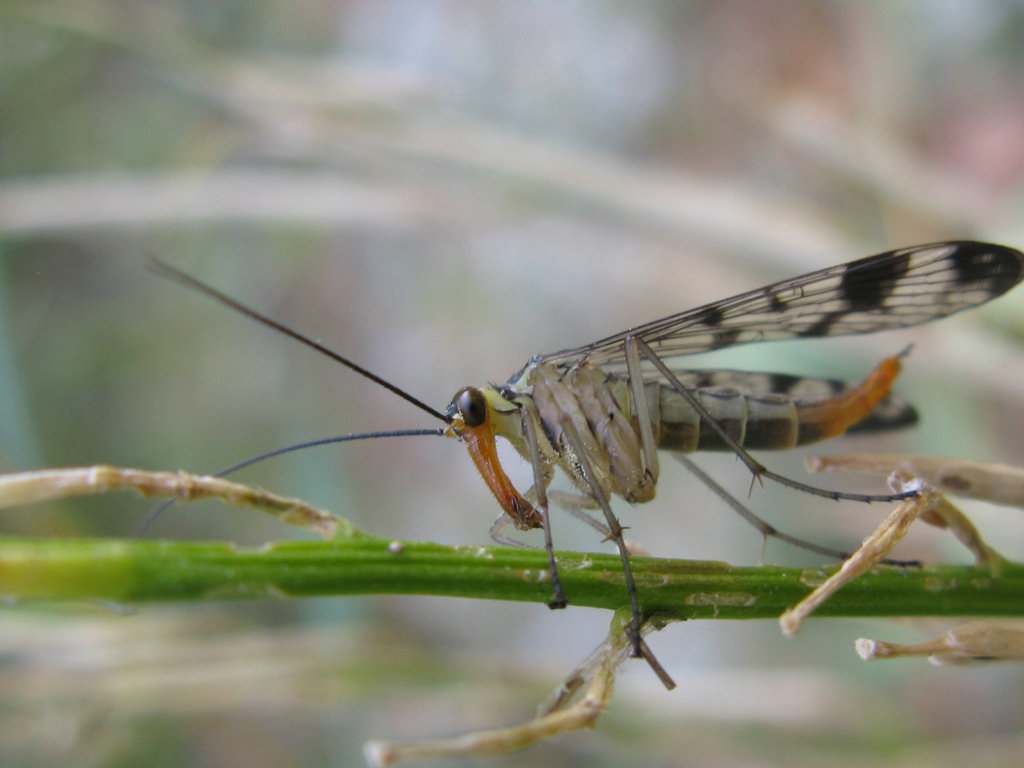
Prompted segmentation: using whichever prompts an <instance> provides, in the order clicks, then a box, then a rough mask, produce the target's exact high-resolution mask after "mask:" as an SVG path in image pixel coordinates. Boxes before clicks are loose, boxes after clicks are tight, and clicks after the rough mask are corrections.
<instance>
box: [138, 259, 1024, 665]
mask: <svg viewBox="0 0 1024 768" xmlns="http://www.w3.org/2000/svg"><path fill="white" fill-rule="evenodd" d="M155 268H156V269H157V270H158V271H159V272H160V273H162V274H163V275H165V276H168V277H171V278H173V279H175V280H177V281H178V282H181V283H184V284H185V285H187V286H189V287H192V288H193V289H195V290H198V291H200V292H202V293H205V294H206V295H208V296H210V297H212V298H214V299H216V300H218V301H220V302H222V303H224V304H227V305H228V306H230V307H232V308H234V309H235V310H237V311H239V312H241V313H243V314H245V315H248V316H249V317H251V318H253V319H255V320H257V321H259V322H261V323H263V324H264V325H268V326H270V327H272V328H274V329H276V330H278V331H281V332H282V333H285V334H286V335H288V336H291V337H292V338H295V339H298V340H299V341H301V342H302V343H304V344H306V345H307V346H310V347H313V348H314V349H317V350H318V351H320V352H322V353H324V354H326V355H328V356H329V357H331V358H333V359H334V360H336V361H338V362H340V363H342V364H343V365H345V366H347V367H348V368H350V369H352V370H354V371H355V372H356V373H359V374H361V375H363V376H365V377H367V378H369V379H370V380H372V381H374V382H376V383H378V384H380V385H381V386H383V387H386V388H387V389H389V390H390V391H392V392H394V393H395V394H397V395H398V396H400V397H402V398H403V399H405V400H406V401H408V402H410V403H412V404H413V405H415V406H416V407H418V408H420V409H421V410H423V411H426V412H427V413H429V414H430V415H432V416H433V417H434V418H436V419H439V420H441V421H443V422H444V424H445V427H444V428H442V429H440V430H437V431H436V432H434V433H435V434H442V435H444V436H447V437H452V438H456V439H458V440H460V441H461V442H462V443H464V444H465V445H466V447H467V448H468V450H469V453H470V456H471V457H472V460H473V462H474V463H475V465H476V467H477V469H478V470H479V472H480V474H481V476H482V477H483V479H484V481H485V483H486V484H487V486H488V488H489V489H490V490H491V492H492V493H493V495H494V497H495V499H497V501H498V504H499V505H500V507H501V509H502V514H501V515H500V516H499V518H498V520H497V521H496V522H495V524H494V526H492V529H491V533H492V536H494V538H495V539H497V540H498V541H500V542H504V543H507V542H509V541H510V540H509V539H508V538H507V537H506V536H505V535H504V531H505V530H506V529H507V528H508V527H509V526H513V527H515V528H516V529H518V530H521V531H528V530H532V529H535V528H541V529H543V532H544V538H545V549H546V550H547V552H548V559H549V565H550V573H551V580H552V587H553V597H552V598H551V600H550V602H549V605H551V606H552V607H563V606H565V605H566V604H567V600H566V596H565V594H564V592H563V591H562V587H561V584H560V582H559V580H558V571H557V565H556V562H555V557H554V554H553V548H552V542H551V529H550V525H549V524H548V508H549V503H548V495H547V487H548V485H549V483H550V482H551V480H552V478H553V476H554V473H555V468H556V467H559V468H561V469H562V470H563V471H564V472H565V474H567V475H568V476H569V478H570V479H571V481H572V482H573V484H574V485H575V486H576V488H577V489H578V491H579V496H578V497H576V498H575V500H574V501H572V503H571V506H573V507H574V508H575V511H576V513H577V514H579V515H581V516H583V517H584V518H585V519H587V520H590V521H591V522H592V524H593V525H594V526H595V527H597V528H598V529H599V530H602V531H604V532H605V533H606V536H607V537H608V538H609V539H611V540H613V541H614V542H615V543H616V545H617V546H618V548H619V552H620V555H621V557H622V567H623V572H624V576H625V581H626V585H627V588H628V590H629V597H630V603H631V607H632V611H633V627H632V637H633V642H634V649H633V650H634V655H635V656H643V657H644V658H646V659H647V660H648V661H649V662H650V663H651V665H652V667H654V668H655V671H658V667H657V666H656V662H655V661H654V659H653V657H652V656H650V654H649V651H647V650H646V648H645V646H644V645H643V641H642V639H641V636H640V626H641V620H642V613H641V608H640V605H639V601H638V598H637V594H636V589H635V587H634V585H633V579H632V572H631V570H630V565H629V557H628V553H627V550H626V546H625V543H624V541H623V535H622V531H623V529H622V526H621V525H620V524H619V522H618V519H617V518H616V516H615V514H614V513H613V512H612V510H611V506H610V500H611V498H612V497H613V496H619V497H622V498H624V499H626V500H627V501H629V502H633V503H639V502H645V501H649V500H651V499H652V498H653V497H654V495H655V488H656V485H657V481H658V475H659V465H658V450H659V449H661V450H668V451H675V452H682V453H689V452H693V451H698V450H731V451H733V452H735V453H736V455H737V456H738V457H739V458H740V459H741V460H742V461H743V462H744V463H745V464H746V466H747V467H748V468H749V469H750V470H751V471H752V472H753V474H754V477H755V478H756V479H761V478H768V479H771V480H774V481H777V482H780V483H782V484H784V485H787V486H790V487H792V488H795V489H798V490H803V491H807V492H810V493H814V494H817V495H820V496H824V497H827V498H831V499H841V498H846V499H855V500H861V501H876V500H879V501H882V500H884V501H889V500H893V499H896V498H902V497H901V496H893V495H880V496H872V495H863V494H847V493H842V492H836V491H828V490H824V489H821V488H816V487H813V486H809V485H805V484H803V483H799V482H797V481H794V480H791V479H789V478H786V477H783V476H781V475H777V474H775V473H773V472H771V471H769V470H768V469H767V468H766V467H765V466H763V465H762V464H760V463H759V462H758V461H756V460H755V459H754V458H753V457H752V456H751V455H750V454H749V453H748V449H773V450H775V449H785V448H792V447H794V446H798V445H804V444H808V443H812V442H816V441H819V440H824V439H827V438H830V437H836V436H838V435H841V434H843V433H844V432H846V431H847V430H848V429H850V428H852V427H855V426H856V425H858V424H862V423H867V424H873V426H875V427H878V428H885V427H888V426H897V425H901V424H904V423H908V422H911V421H913V418H914V412H913V410H912V409H911V408H910V407H909V406H907V405H906V404H903V403H901V402H900V401H895V400H893V399H890V398H889V390H890V387H891V386H892V384H893V381H894V380H895V378H896V376H897V374H898V373H899V369H900V356H895V357H889V358H886V359H885V360H883V361H882V362H881V363H880V364H879V365H878V366H877V367H876V368H875V370H874V371H872V372H871V373H870V374H869V375H868V376H867V378H865V379H864V381H862V382H861V383H860V384H857V385H855V386H852V387H845V388H844V387H841V386H839V385H837V384H836V383H835V382H829V381H822V380H806V379H798V378H795V377H792V376H785V375H778V374H753V373H744V372H740V371H730V372H723V371H687V370H683V369H679V368H675V367H671V366H669V365H668V364H666V362H665V360H666V359H671V358H675V357H677V356H682V355H687V354H693V353H698V352H707V351H711V350H716V349H721V348H723V347H732V346H736V345H738V344H748V343H752V342H758V341H773V340H779V339H790V338H801V337H803V338H807V337H820V336H841V335H851V334H862V333H874V332H876V331H884V330H890V329H895V328H904V327H907V326H912V325H917V324H920V323H925V322H928V321H931V320H935V319H937V318H940V317H945V316H947V315H951V314H953V313H955V312H959V311H961V310H964V309H967V308H970V307H974V306H977V305H979V304H982V303H984V302H986V301H989V300H990V299H993V298H995V297H997V296H1000V295H1002V294H1003V293H1005V292H1006V291H1008V290H1009V289H1010V288H1012V287H1014V286H1015V285H1017V284H1018V283H1019V282H1020V281H1021V279H1022V278H1024V254H1022V253H1021V252H1020V251H1017V250H1015V249H1012V248H1007V247H1005V246H1000V245H992V244H987V243H979V242H972V241H954V242H944V243H934V244H930V245H922V246H917V247H912V248H903V249H899V250H894V251H888V252H886V253H881V254H878V255H875V256H868V257H865V258H862V259H858V260H856V261H852V262H849V263H847V264H841V265H838V266H834V267H830V268H828V269H823V270H820V271H817V272H812V273H810V274H807V275H803V276H802V277H796V278H793V279H790V280H783V281H781V282H778V283H775V284H772V285H769V286H766V287H764V288H758V289H756V290H753V291H749V292H747V293H742V294H739V295H738V296H734V297H732V298H729V299H725V300H723V301H718V302H714V303H711V304H708V305H705V306H703V307H698V308H697V309H692V310H689V311H685V312H681V313H679V314H675V315H671V316H669V317H666V318H663V319H660V320H656V321H654V322H651V323H647V324H644V325H640V326H637V327H635V328H631V329H629V330H627V331H623V332H621V333H617V334H615V335H613V336H609V337H607V338H604V339H601V340H599V341H596V342H594V343H592V344H587V345H585V346H582V347H576V348H574V349H566V350H562V351H560V352H555V353H552V354H547V355H538V356H536V357H534V358H533V359H532V360H530V361H529V362H528V363H527V364H526V365H525V366H524V367H523V368H522V369H521V370H520V371H518V372H517V373H516V374H515V375H514V376H512V377H511V378H510V379H509V380H508V382H507V383H506V384H502V385H496V386H487V387H464V388H462V389H460V390H459V391H458V392H456V394H455V396H454V397H453V399H452V401H451V403H450V404H449V405H448V407H447V409H446V410H445V411H444V412H441V411H438V410H435V409H434V408H432V407H430V406H429V405H426V404H425V403H423V402H421V401H419V400H418V399H416V398H415V397H413V396H412V395H410V394H408V393H407V392H405V391H403V390H401V389H399V388H398V387H397V386H395V385H393V384H391V383H390V382H387V381H385V380H384V379H382V378H380V377H379V376H377V375H375V374H373V373H371V372H370V371H367V370H366V369H364V368H362V367H361V366H359V365H357V364H355V363H354V362H352V361H351V360H348V359H347V358H345V357H343V356H341V355H339V354H337V353H336V352H333V351H331V350H329V349H327V348H325V347H324V346H322V345H321V344H319V343H318V342H316V341H313V340H312V339H309V338H307V337H305V336H303V335H302V334H299V333H297V332H296V331H294V330H292V329H290V328H287V327H285V326H284V325H282V324H280V323H278V322H277V321H275V320H272V319H270V318H268V317H265V316H264V315H262V314H260V313H258V312H256V311H255V310H252V309H250V308H248V307H246V306H244V305H242V304H240V303H238V302H237V301H235V300H234V299H231V298H229V297H227V296H225V295H224V294H222V293H220V292H219V291H217V290H215V289H214V288H211V287H209V286H207V285H205V284H204V283H202V282H200V281H198V280H196V279H195V278H192V277H190V276H188V275H186V274H184V273H182V272H179V271H178V270H176V269H174V268H172V267H169V266H167V265H165V264H162V263H160V262H157V263H156V264H155ZM412 433H414V432H413V431H408V432H404V433H397V434H412ZM416 433H422V431H418V432H416ZM373 436H376V435H373ZM360 437H366V436H360V435H357V436H351V439H358V438H360ZM497 437H501V438H504V439H505V440H507V441H509V442H510V443H511V444H512V445H513V446H514V447H515V449H516V450H517V451H518V452H519V453H520V454H521V455H522V456H523V457H524V458H525V459H526V460H527V461H528V462H529V464H530V466H531V467H532V470H533V479H534V484H533V487H532V488H531V489H530V490H528V491H526V492H525V493H520V491H519V490H518V489H517V488H516V487H515V486H514V485H513V483H512V481H511V480H510V479H509V477H508V475H507V474H506V473H505V471H504V469H503V468H502V466H501V464H500V463H499V460H498V455H497V450H496V442H495V441H496V438H497ZM346 439H348V438H346ZM589 510H600V512H601V513H602V514H603V518H604V523H601V522H599V521H598V520H595V519H593V518H592V517H590V515H589V514H588V511H589ZM659 674H660V672H659ZM664 679H666V678H665V677H663V680H664Z"/></svg>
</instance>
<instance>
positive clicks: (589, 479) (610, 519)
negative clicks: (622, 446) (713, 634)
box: [559, 415, 646, 658]
mask: <svg viewBox="0 0 1024 768" xmlns="http://www.w3.org/2000/svg"><path fill="white" fill-rule="evenodd" d="M559 426H561V428H562V434H564V435H565V438H566V440H568V442H569V446H568V447H569V449H570V450H572V452H573V455H574V456H575V458H576V460H577V461H578V463H579V469H580V473H581V474H582V475H583V479H584V480H585V481H586V483H587V485H588V486H589V487H590V494H591V496H593V498H594V501H596V502H597V504H598V505H599V506H600V507H601V511H602V512H604V517H605V520H606V521H607V523H608V530H609V539H610V540H611V541H614V542H615V545H616V546H617V547H618V549H619V557H621V558H622V573H623V576H624V577H625V579H626V590H627V591H628V592H629V605H630V608H631V609H632V611H633V628H632V630H631V631H632V633H633V635H632V638H633V656H634V657H635V658H646V657H645V656H644V649H643V645H642V643H641V642H640V639H641V638H640V626H641V624H642V619H641V616H640V601H639V599H638V598H637V594H636V583H635V582H634V581H633V569H632V568H631V567H630V565H629V552H628V551H627V550H626V542H625V540H624V539H623V537H622V526H621V525H620V524H619V520H618V518H617V517H615V513H614V512H612V508H611V505H610V504H609V503H608V496H607V494H606V493H605V492H604V489H603V488H601V484H600V483H598V482H597V476H596V475H595V474H594V468H593V466H592V465H591V463H590V459H589V458H588V457H587V453H586V450H585V449H584V446H583V441H582V440H581V439H580V436H579V433H578V432H577V431H576V426H575V425H574V424H573V423H572V420H571V419H569V418H568V417H566V416H564V415H563V416H562V418H561V419H560V422H559Z"/></svg>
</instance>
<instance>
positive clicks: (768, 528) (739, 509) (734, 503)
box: [675, 454, 921, 568]
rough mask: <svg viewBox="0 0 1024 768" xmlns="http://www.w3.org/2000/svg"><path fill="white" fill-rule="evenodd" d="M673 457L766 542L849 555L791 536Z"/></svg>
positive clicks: (908, 563) (915, 564)
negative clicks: (776, 541)
mask: <svg viewBox="0 0 1024 768" xmlns="http://www.w3.org/2000/svg"><path fill="white" fill-rule="evenodd" d="M675 458H676V459H677V460H678V461H679V463H680V464H682V465H683V466H684V467H686V468H687V469H688V470H689V471H690V472H691V473H693V475H694V476H695V477H696V478H697V479H698V480H700V481H701V482H702V483H703V484H704V485H706V486H707V487H708V488H709V489H711V491H712V492H713V493H714V494H715V495H716V496H717V497H718V498H720V499H721V500H722V501H724V502H725V503H726V504H728V505H729V506H730V507H731V508H732V509H733V511H735V512H736V513H737V514H738V515H739V516H740V517H742V518H743V519H744V520H746V521H747V522H748V523H750V524H751V525H752V526H754V527H755V528H756V529H757V530H758V531H760V533H761V536H762V537H763V538H764V540H765V542H767V540H768V539H769V538H775V539H778V540H779V541H784V542H785V543H787V544H792V545H793V546H795V547H800V548H801V549H806V550H807V551H808V552H814V553H816V554H819V555H824V556H825V557H832V558H835V559H836V560H846V559H847V558H848V557H849V556H850V554H851V553H849V552H843V551H842V550H840V549H832V548H831V547H825V546H822V545H820V544H815V543H814V542H813V541H807V540H806V539H801V538H798V537H796V536H791V535H790V534H788V533H784V532H783V531H780V530H779V529H778V528H776V527H775V526H774V525H771V524H770V523H768V522H767V521H766V520H764V519H762V518H761V517H759V516H757V515H755V514H754V513H753V512H751V511H750V510H749V509H747V508H746V507H745V506H743V504H741V503H740V502H739V501H738V500H737V499H736V498H735V497H734V496H733V495H732V494H731V493H729V492H728V491H727V490H725V488H723V487H722V486H721V485H719V484H718V482H717V481H715V479H714V478H712V477H711V475H709V474H708V473H707V472H705V471H704V470H703V469H701V468H700V467H699V466H697V464H695V463H694V462H693V461H691V460H690V459H689V458H688V457H686V456H684V455H682V454H676V456H675ZM762 554H763V553H762ZM881 562H882V563H883V564H885V565H893V566H897V567H901V568H919V567H920V566H921V563H920V561H917V560H889V559H886V560H882V561H881Z"/></svg>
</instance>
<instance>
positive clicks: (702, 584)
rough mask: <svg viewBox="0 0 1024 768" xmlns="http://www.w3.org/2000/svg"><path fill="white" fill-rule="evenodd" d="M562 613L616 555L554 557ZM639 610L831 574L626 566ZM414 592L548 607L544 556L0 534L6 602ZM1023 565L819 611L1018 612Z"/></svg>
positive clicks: (602, 585) (957, 573) (873, 594)
mask: <svg viewBox="0 0 1024 768" xmlns="http://www.w3.org/2000/svg"><path fill="white" fill-rule="evenodd" d="M558 563H559V566H560V573H561V576H562V581H563V584H564V586H565V591H566V594H567V595H568V597H569V601H570V603H571V604H573V605H580V606H592V607H598V608H609V609H614V608H620V607H622V606H623V605H624V604H626V603H627V598H626V593H625V589H624V587H623V578H622V571H621V566H620V563H619V558H618V557H617V556H616V555H596V554H595V555H592V554H580V553H572V552H563V553H559V554H558ZM632 564H633V570H634V573H635V576H636V581H637V586H638V588H639V592H640V601H641V604H642V605H643V606H644V608H645V609H646V610H658V611H664V612H665V613H667V614H668V615H670V616H672V617H674V618H680V619H682V618H703V619H709V618H721V619H759V618H773V617H777V616H778V615H779V614H780V613H782V611H783V610H785V609H786V608H789V607H791V606H792V605H794V604H795V603H796V602H798V601H799V600H800V599H801V598H802V597H804V596H805V595H806V594H807V593H808V592H809V591H810V590H811V589H812V588H813V587H814V586H815V585H816V584H817V583H819V582H820V580H821V579H822V578H824V577H825V576H826V575H828V574H829V573H831V572H832V571H833V570H834V569H833V568H820V569H819V568H813V569H807V568H780V567H773V566H764V567H734V566H730V565H727V564H725V563H717V562H701V561H681V560H663V559H655V558H640V557H637V558H633V559H632ZM383 593H387V594H422V595H441V596H449V597H469V598H477V599H492V600H517V601H533V602H542V603H543V602H546V601H547V600H548V599H549V598H550V597H551V586H550V581H549V580H548V574H547V568H546V562H545V556H544V553H543V552H542V551H537V550H527V549H515V548H509V547H444V546H440V545H437V544H427V543H418V542H407V541H403V542H397V541H392V540H389V539H384V538H379V537H375V536H369V535H366V534H355V535H353V536H351V537H350V538H346V539H336V540H333V541H284V542H279V543H274V544H268V545H266V546H263V547H259V548H241V547H237V546H233V545H231V544H226V543H215V542H180V541H141V540H120V539H23V538H0V594H2V595H4V596H6V597H8V598H11V599H15V600H60V601H68V600H102V601H112V602H115V603H122V604H139V603H146V602H167V601H188V600H222V599H231V600H238V599H263V598H270V597H314V596H325V595H367V594H383ZM1022 596H1024V566H1021V565H1018V564H1014V563H1006V564H1003V565H1002V566H1001V569H1000V572H999V573H998V574H993V573H992V572H991V571H990V570H989V569H987V568H978V567H967V566H932V567H928V568H920V569H899V568H877V569H875V570H874V571H872V572H870V573H868V574H866V575H864V576H862V577H861V578H859V579H857V580H856V581H854V582H853V583H851V584H849V585H847V586H845V587H844V588H843V589H841V590H840V591H839V592H838V594H836V595H835V596H834V597H833V598H832V599H831V600H829V601H828V602H827V603H826V604H825V605H824V606H823V607H822V608H821V609H820V611H818V613H817V615H820V616H860V617H864V616H957V615H971V616H1021V615H1024V599H1022Z"/></svg>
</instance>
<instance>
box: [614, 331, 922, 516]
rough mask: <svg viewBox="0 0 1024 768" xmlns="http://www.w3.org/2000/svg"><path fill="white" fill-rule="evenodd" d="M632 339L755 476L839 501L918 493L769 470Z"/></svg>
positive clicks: (646, 348) (644, 346)
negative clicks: (844, 485)
mask: <svg viewBox="0 0 1024 768" xmlns="http://www.w3.org/2000/svg"><path fill="white" fill-rule="evenodd" d="M630 340H632V341H633V342H635V344H636V346H637V349H638V350H639V351H640V352H641V353H643V355H644V357H646V358H647V359H648V360H650V361H651V362H652V363H653V364H654V366H655V367H656V368H657V369H658V370H659V371H660V372H661V374H662V375H663V376H664V377H665V380H666V381H667V382H669V384H670V385H671V386H672V388H673V389H674V390H675V391H676V392H678V393H679V394H680V396H681V397H683V399H685V400H686V402H687V403H688V404H689V405H690V407H691V408H693V410H695V411H696V412H697V413H698V414H699V415H700V417H701V418H702V419H704V420H705V421H706V422H707V424H708V426H709V427H710V428H711V429H712V430H713V431H714V432H715V434H717V435H718V437H719V438H720V439H721V440H722V442H723V443H725V444H726V445H727V446H729V448H730V450H732V452H733V453H735V454H736V457H737V458H738V459H739V460H740V461H742V462H743V463H744V464H745V465H746V467H747V469H749V470H750V471H751V472H752V473H753V474H754V478H755V479H760V478H765V477H766V478H768V479H769V480H773V481H775V482H776V483H779V484H780V485H785V486H787V487H789V488H793V489H794V490H797V491H803V492H804V493H810V494H812V495H814V496H821V497H823V498H826V499H832V500H833V501H838V500H840V499H847V500H849V501H865V502H871V501H890V502H891V501H902V500H903V499H908V498H911V497H912V496H916V495H917V492H916V491H906V492H904V493H890V494H884V495H883V494H877V495H876V494H868V493H845V492H843V491H831V490H828V489H827V488H818V487H817V486H814V485H807V484H806V483H801V482H799V481H797V480H791V479H790V478H788V477H786V476H785V475H779V474H777V473H775V472H772V471H771V470H769V469H768V468H767V467H766V466H765V465H764V464H762V463H761V462H759V461H758V460H757V459H755V458H754V457H753V456H751V455H750V453H749V452H747V450H746V449H745V448H743V446H741V445H740V444H739V443H737V442H736V440H735V439H734V438H733V437H732V436H731V435H730V434H729V433H728V432H726V430H725V429H723V428H722V426H721V425H720V424H719V423H718V422H717V421H715V418H714V417H713V416H712V415H711V414H710V413H709V412H708V409H707V408H705V407H704V405H703V404H702V403H701V402H700V398H698V397H697V395H695V394H694V393H693V391H692V390H689V389H687V388H686V387H685V386H683V383H682V382H681V381H679V379H678V377H677V376H676V375H675V374H674V373H672V370H671V369H670V368H669V367H668V366H667V365H665V363H664V362H663V361H662V360H661V358H660V357H658V356H657V355H656V354H655V353H654V350H652V349H651V348H650V347H649V346H648V345H647V343H646V342H645V341H644V340H643V339H640V338H637V337H635V336H630V337H627V338H626V343H627V344H628V343H629V342H630Z"/></svg>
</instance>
